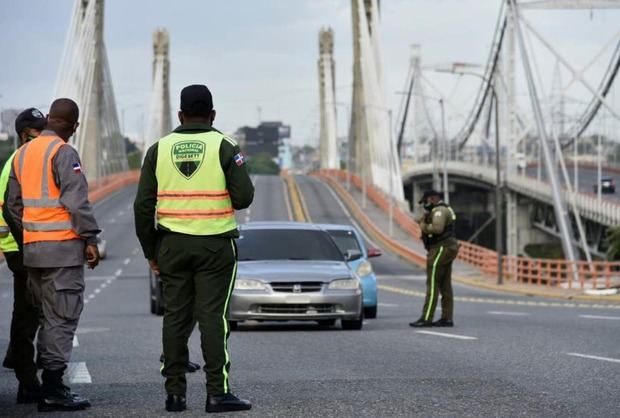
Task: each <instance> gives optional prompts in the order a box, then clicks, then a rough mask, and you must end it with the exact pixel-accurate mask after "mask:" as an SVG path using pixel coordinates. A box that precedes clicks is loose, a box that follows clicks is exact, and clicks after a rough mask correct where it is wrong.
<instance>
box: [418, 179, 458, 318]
mask: <svg viewBox="0 0 620 418" xmlns="http://www.w3.org/2000/svg"><path fill="white" fill-rule="evenodd" d="M419 203H420V204H422V205H423V207H424V210H425V212H426V213H425V214H424V216H422V217H421V218H420V219H419V224H420V229H421V230H422V242H423V243H424V247H425V248H426V250H427V251H428V254H427V256H426V298H425V301H424V308H423V309H422V316H421V317H420V319H418V320H417V321H415V322H412V323H410V324H409V325H410V326H412V327H431V326H433V327H453V326H454V322H453V319H452V314H453V310H454V297H453V296H452V263H453V262H454V259H455V258H456V256H457V254H458V250H459V244H458V241H457V240H456V237H455V234H454V227H455V222H456V215H455V214H454V211H453V210H452V208H451V207H450V206H448V205H447V204H446V203H444V202H443V200H441V194H440V193H439V192H436V191H435V190H428V191H426V192H424V195H423V196H422V199H421V200H420V202H419ZM440 293H441V318H440V319H439V320H438V321H435V322H433V315H434V314H435V308H436V306H437V298H438V296H439V294H440Z"/></svg>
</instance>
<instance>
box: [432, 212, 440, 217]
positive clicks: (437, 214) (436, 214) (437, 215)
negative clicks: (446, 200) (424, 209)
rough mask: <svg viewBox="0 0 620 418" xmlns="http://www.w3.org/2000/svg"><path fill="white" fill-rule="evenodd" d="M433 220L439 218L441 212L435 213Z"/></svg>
mask: <svg viewBox="0 0 620 418" xmlns="http://www.w3.org/2000/svg"><path fill="white" fill-rule="evenodd" d="M433 216H434V217H435V218H441V211H440V210H438V211H436V212H435V214H434V215H433Z"/></svg>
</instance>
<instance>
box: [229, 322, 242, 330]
mask: <svg viewBox="0 0 620 418" xmlns="http://www.w3.org/2000/svg"><path fill="white" fill-rule="evenodd" d="M228 328H229V329H230V330H231V331H236V330H237V329H238V328H239V322H238V321H228Z"/></svg>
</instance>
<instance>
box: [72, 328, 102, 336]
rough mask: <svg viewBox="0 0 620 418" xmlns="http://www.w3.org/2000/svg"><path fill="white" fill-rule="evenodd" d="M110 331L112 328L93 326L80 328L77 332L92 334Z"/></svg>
mask: <svg viewBox="0 0 620 418" xmlns="http://www.w3.org/2000/svg"><path fill="white" fill-rule="evenodd" d="M106 331H110V328H102V327H93V328H81V327H80V328H78V329H77V331H76V332H75V333H76V334H80V335H81V334H92V333H93V332H106Z"/></svg>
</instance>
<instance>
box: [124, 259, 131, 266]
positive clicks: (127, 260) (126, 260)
mask: <svg viewBox="0 0 620 418" xmlns="http://www.w3.org/2000/svg"><path fill="white" fill-rule="evenodd" d="M130 262H131V258H129V257H127V258H126V259H124V260H123V264H124V265H127V264H129V263H130Z"/></svg>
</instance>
